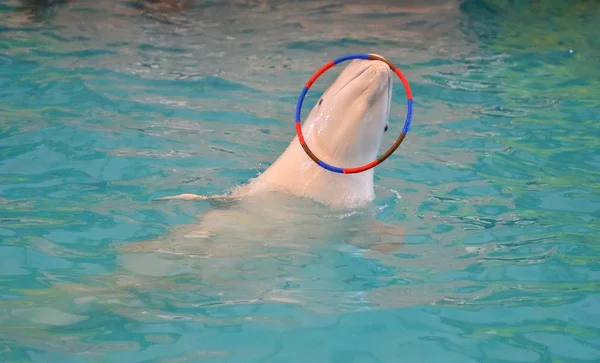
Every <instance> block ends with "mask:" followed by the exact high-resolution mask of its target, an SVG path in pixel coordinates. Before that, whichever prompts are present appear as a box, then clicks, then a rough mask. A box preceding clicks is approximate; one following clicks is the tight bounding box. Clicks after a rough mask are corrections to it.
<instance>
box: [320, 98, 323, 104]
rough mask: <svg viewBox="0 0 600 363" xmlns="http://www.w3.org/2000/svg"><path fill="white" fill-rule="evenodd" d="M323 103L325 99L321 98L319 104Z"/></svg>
mask: <svg viewBox="0 0 600 363" xmlns="http://www.w3.org/2000/svg"><path fill="white" fill-rule="evenodd" d="M321 103H323V99H322V98H321V99H320V100H319V106H321Z"/></svg>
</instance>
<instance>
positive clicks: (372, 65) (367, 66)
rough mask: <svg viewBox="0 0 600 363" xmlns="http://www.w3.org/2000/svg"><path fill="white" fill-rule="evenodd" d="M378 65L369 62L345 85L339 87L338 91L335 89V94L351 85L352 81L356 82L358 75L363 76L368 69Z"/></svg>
mask: <svg viewBox="0 0 600 363" xmlns="http://www.w3.org/2000/svg"><path fill="white" fill-rule="evenodd" d="M375 67H378V65H376V64H373V63H371V64H367V65H366V66H365V67H364V68H362V69H361V70H360V71H359V72H356V73H355V74H354V75H353V76H352V78H350V79H349V80H348V81H347V82H346V83H344V85H343V86H341V87H340V88H338V90H337V91H335V93H334V95H336V94H338V93H339V92H341V91H342V90H343V89H344V88H346V87H347V86H348V85H350V84H351V83H352V82H354V81H355V80H356V79H357V78H358V77H360V76H362V75H363V74H364V73H365V72H366V71H368V70H370V69H372V68H375Z"/></svg>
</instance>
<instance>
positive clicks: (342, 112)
mask: <svg viewBox="0 0 600 363" xmlns="http://www.w3.org/2000/svg"><path fill="white" fill-rule="evenodd" d="M392 76H393V72H392V70H391V69H390V67H389V66H388V65H387V64H386V63H385V62H382V61H379V60H362V59H356V60H353V61H352V62H350V63H349V64H348V65H347V66H346V68H345V69H344V70H343V71H342V72H341V74H340V75H339V76H338V77H337V79H336V80H335V81H334V82H333V84H331V85H330V86H329V88H328V89H327V90H326V91H325V92H324V93H323V94H322V96H321V97H320V98H319V100H318V102H317V103H316V104H315V105H314V107H313V108H312V110H311V111H310V113H309V115H308V116H307V117H306V119H305V120H304V122H303V124H302V133H303V135H304V139H305V140H306V143H307V144H308V145H309V147H310V149H311V150H312V151H313V153H314V154H315V155H318V156H319V157H320V158H321V159H322V160H323V161H325V162H327V163H328V164H330V165H336V166H339V167H356V166H360V165H364V164H367V163H369V162H371V161H373V160H375V159H376V158H377V153H378V151H379V149H380V147H381V142H382V138H383V135H384V133H385V132H386V131H387V129H388V127H389V115H390V106H391V98H392V89H393V82H392ZM273 191H280V192H284V193H287V194H291V195H294V196H298V197H306V198H310V199H312V200H314V201H317V202H319V203H321V204H324V205H327V206H329V207H332V208H335V209H353V208H357V207H365V206H367V205H368V203H369V202H371V201H372V200H373V199H374V197H375V192H374V183H373V169H370V170H367V171H364V172H362V173H357V174H339V173H334V172H331V171H329V170H325V169H324V168H322V167H321V166H319V165H317V164H316V163H315V162H314V161H313V160H312V159H310V157H309V156H308V155H307V154H306V152H305V151H304V150H303V148H302V146H301V145H300V142H299V140H298V137H297V136H295V137H294V138H293V140H292V141H291V142H290V144H289V145H288V147H287V149H286V150H285V151H284V152H283V154H281V155H280V156H279V158H277V160H276V161H275V162H274V163H273V164H272V165H271V166H270V167H269V168H267V170H265V171H264V172H263V173H262V174H260V175H259V176H258V177H257V178H255V179H252V180H251V181H250V182H249V183H248V184H246V185H243V186H240V187H236V188H233V189H232V190H231V192H230V193H229V194H223V195H215V196H203V195H196V194H180V195H176V196H171V197H164V198H159V200H177V199H179V200H219V199H239V198H244V197H249V196H257V195H261V194H265V193H270V192H273Z"/></svg>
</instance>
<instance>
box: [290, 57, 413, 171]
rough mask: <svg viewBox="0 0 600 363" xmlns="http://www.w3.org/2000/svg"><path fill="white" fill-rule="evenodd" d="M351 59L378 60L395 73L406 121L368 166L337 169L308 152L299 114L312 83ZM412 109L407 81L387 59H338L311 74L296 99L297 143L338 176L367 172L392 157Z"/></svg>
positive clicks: (311, 156)
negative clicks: (404, 92) (397, 78)
mask: <svg viewBox="0 0 600 363" xmlns="http://www.w3.org/2000/svg"><path fill="white" fill-rule="evenodd" d="M351 59H365V60H378V61H382V62H384V63H386V64H387V65H388V66H389V67H390V69H391V70H392V71H394V73H396V75H397V76H398V77H399V78H400V80H401V81H402V84H403V85H404V90H405V91H406V102H407V107H408V109H407V111H406V121H404V127H403V128H402V132H401V133H400V136H398V138H397V139H396V141H395V142H394V144H393V145H392V146H391V147H390V148H389V149H388V150H387V151H386V152H385V153H383V154H382V155H381V156H380V157H379V158H377V159H376V160H374V161H372V162H370V163H368V164H365V165H363V166H358V167H352V168H339V167H336V166H332V165H329V164H327V163H326V162H324V161H323V160H321V159H319V158H318V157H317V156H316V155H315V154H313V152H312V151H311V150H310V148H309V147H308V145H307V144H306V141H305V140H304V135H302V125H301V123H300V121H301V120H300V113H301V111H302V103H303V102H304V98H305V97H306V94H307V93H308V89H309V88H310V87H311V86H312V85H313V83H315V81H316V80H317V79H318V78H319V77H320V76H321V75H322V74H323V73H325V72H326V71H327V70H329V69H330V68H333V67H334V66H335V65H337V64H339V63H342V62H345V61H347V60H351ZM412 108H413V96H412V91H411V90H410V85H409V84H408V80H407V79H406V77H404V74H402V72H401V71H400V69H399V68H398V67H396V66H395V65H393V64H392V63H390V62H389V61H388V60H387V59H385V58H383V57H380V56H377V55H375V54H349V55H346V56H343V57H340V58H338V59H336V60H333V61H331V62H329V63H327V64H325V65H324V66H323V67H321V69H319V70H318V71H317V72H316V73H315V74H313V76H312V77H311V78H310V79H309V80H308V82H306V85H305V86H304V88H303V89H302V92H301V93H300V97H299V98H298V103H297V104H296V135H297V136H298V141H300V145H302V148H303V149H304V151H305V152H306V154H308V156H309V157H310V158H311V159H312V160H313V161H314V162H315V163H317V164H318V165H320V166H321V167H323V168H325V169H327V170H329V171H332V172H334V173H340V174H355V173H362V172H363V171H366V170H369V169H371V168H373V167H375V166H377V165H379V164H381V163H382V162H383V161H384V160H385V159H387V158H388V157H390V155H392V154H393V153H394V151H396V149H397V148H398V146H400V144H401V143H402V141H404V138H405V137H406V134H407V133H408V129H409V128H410V123H411V120H412Z"/></svg>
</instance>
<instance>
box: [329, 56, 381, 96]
mask: <svg viewBox="0 0 600 363" xmlns="http://www.w3.org/2000/svg"><path fill="white" fill-rule="evenodd" d="M354 62H355V63H354V64H352V65H351V67H348V68H347V70H346V71H347V73H346V74H344V75H343V77H341V78H342V79H340V80H338V81H341V82H340V83H342V84H341V87H339V88H338V90H337V91H336V92H335V93H336V94H337V93H338V92H340V91H342V90H343V89H348V88H356V89H361V92H362V90H364V89H366V88H370V87H371V86H373V85H386V84H387V83H388V81H389V80H390V78H391V70H390V67H389V66H388V65H387V64H386V63H385V62H382V61H379V60H356V61H354Z"/></svg>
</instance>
